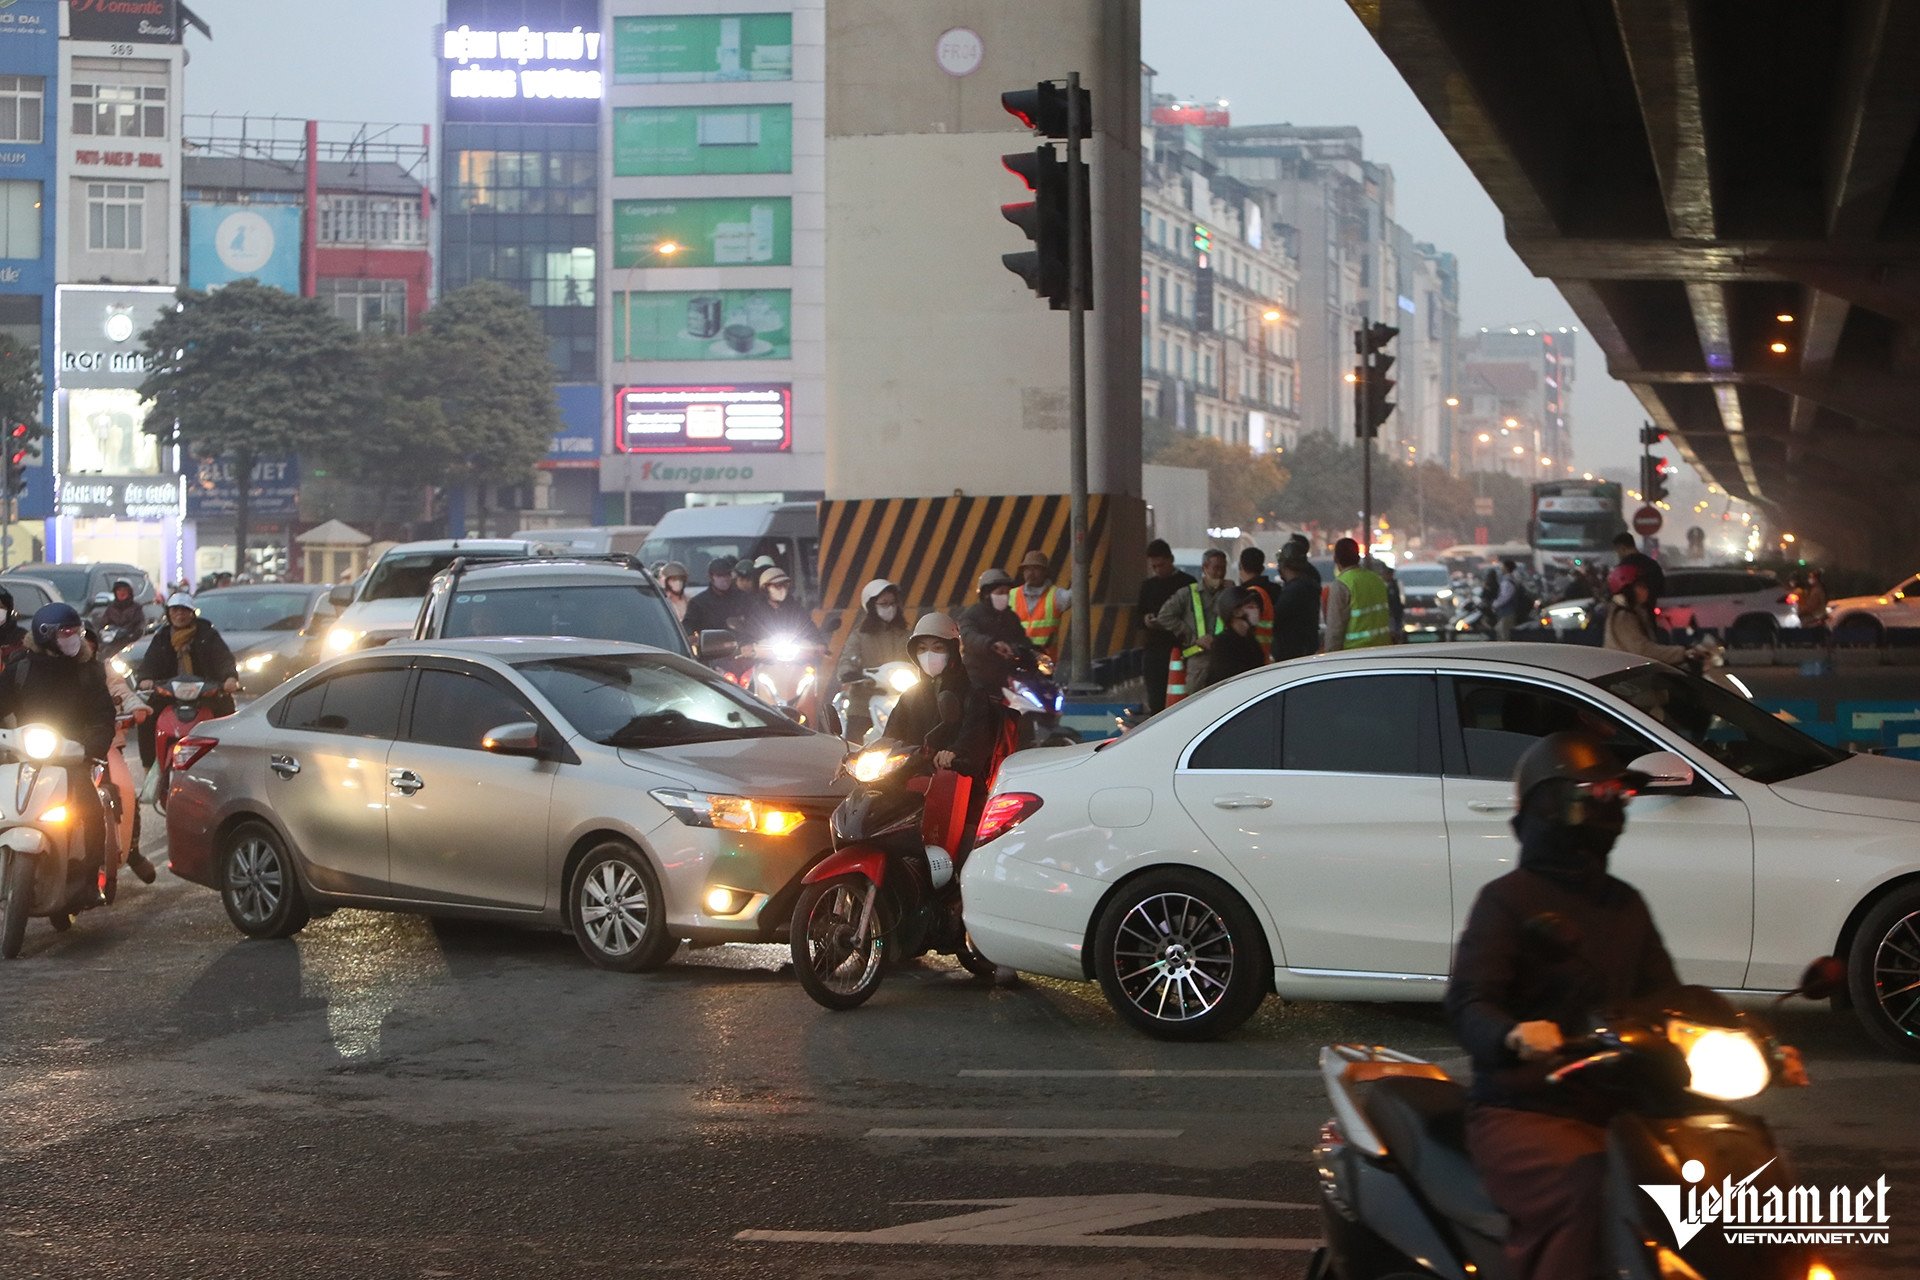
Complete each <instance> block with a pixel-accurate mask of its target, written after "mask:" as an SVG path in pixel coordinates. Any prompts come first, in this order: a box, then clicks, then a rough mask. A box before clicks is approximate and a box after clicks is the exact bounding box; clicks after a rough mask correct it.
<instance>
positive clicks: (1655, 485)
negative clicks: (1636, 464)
mask: <svg viewBox="0 0 1920 1280" xmlns="http://www.w3.org/2000/svg"><path fill="white" fill-rule="evenodd" d="M1672 475H1673V463H1671V462H1669V461H1668V460H1667V459H1665V458H1654V457H1647V458H1642V459H1640V493H1641V496H1642V497H1643V498H1644V500H1645V501H1647V502H1649V503H1654V502H1664V501H1666V498H1667V481H1668V479H1669V478H1670V477H1671V476H1672Z"/></svg>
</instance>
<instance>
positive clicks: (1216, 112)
mask: <svg viewBox="0 0 1920 1280" xmlns="http://www.w3.org/2000/svg"><path fill="white" fill-rule="evenodd" d="M1153 122H1154V123H1155V124H1189V125H1197V126H1198V127H1200V128H1202V129H1224V128H1226V127H1227V126H1229V125H1231V124H1232V123H1233V113H1232V112H1230V111H1228V110H1227V109H1226V107H1224V106H1213V107H1209V106H1202V105H1201V104H1200V103H1197V102H1168V103H1162V104H1161V105H1160V106H1157V107H1155V108H1154V109H1153Z"/></svg>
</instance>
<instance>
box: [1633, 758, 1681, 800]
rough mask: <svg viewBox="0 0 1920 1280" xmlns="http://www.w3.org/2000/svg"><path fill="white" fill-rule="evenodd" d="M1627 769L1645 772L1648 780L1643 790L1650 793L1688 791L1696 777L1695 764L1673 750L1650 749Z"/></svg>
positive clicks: (1634, 771)
mask: <svg viewBox="0 0 1920 1280" xmlns="http://www.w3.org/2000/svg"><path fill="white" fill-rule="evenodd" d="M1627 771H1628V772H1629V773H1641V774H1645V775H1646V778H1647V781H1646V783H1645V784H1644V785H1643V786H1642V787H1641V790H1643V791H1646V792H1649V793H1656V792H1661V791H1686V790H1688V789H1689V788H1691V787H1692V786H1693V783H1694V779H1695V777H1696V775H1695V773H1694V771H1693V766H1692V765H1690V764H1688V763H1687V762H1686V761H1685V760H1683V759H1681V758H1680V757H1679V756H1677V755H1675V754H1674V753H1673V752H1671V751H1649V752H1647V754H1645V755H1643V756H1641V757H1640V758H1639V759H1638V760H1635V761H1634V762H1633V763H1632V764H1630V765H1628V766H1627Z"/></svg>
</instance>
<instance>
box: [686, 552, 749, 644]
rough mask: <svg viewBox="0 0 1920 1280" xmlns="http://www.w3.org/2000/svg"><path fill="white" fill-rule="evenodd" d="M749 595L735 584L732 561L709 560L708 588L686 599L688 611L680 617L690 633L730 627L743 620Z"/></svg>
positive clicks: (721, 629)
mask: <svg viewBox="0 0 1920 1280" xmlns="http://www.w3.org/2000/svg"><path fill="white" fill-rule="evenodd" d="M747 599H748V597H747V596H745V595H744V594H743V593H742V592H740V591H739V590H738V589H737V588H736V587H735V586H734V585H733V561H731V560H725V559H715V560H709V561H708V562H707V589H706V590H705V591H702V592H701V593H700V594H699V595H697V596H695V597H694V598H693V599H691V600H689V601H687V614H686V617H685V618H683V619H681V621H682V622H683V623H684V624H685V626H686V628H687V634H688V635H690V636H697V635H699V634H700V633H701V632H702V631H731V630H732V629H733V627H734V625H735V624H737V623H738V622H739V621H740V618H741V616H742V614H743V612H744V611H745V609H746V606H747Z"/></svg>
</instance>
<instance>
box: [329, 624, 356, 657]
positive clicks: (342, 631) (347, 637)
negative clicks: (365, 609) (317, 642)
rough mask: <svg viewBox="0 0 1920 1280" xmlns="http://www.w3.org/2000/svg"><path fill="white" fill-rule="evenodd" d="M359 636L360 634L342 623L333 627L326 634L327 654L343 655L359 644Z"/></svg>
mask: <svg viewBox="0 0 1920 1280" xmlns="http://www.w3.org/2000/svg"><path fill="white" fill-rule="evenodd" d="M360 634H361V633H360V632H358V631H356V630H354V629H353V628H352V627H349V626H347V625H345V624H344V623H343V624H340V625H337V626H335V627H334V628H333V629H332V630H331V631H329V632H327V652H328V653H345V652H346V651H347V650H349V649H351V648H353V646H355V645H356V644H359V643H360Z"/></svg>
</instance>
